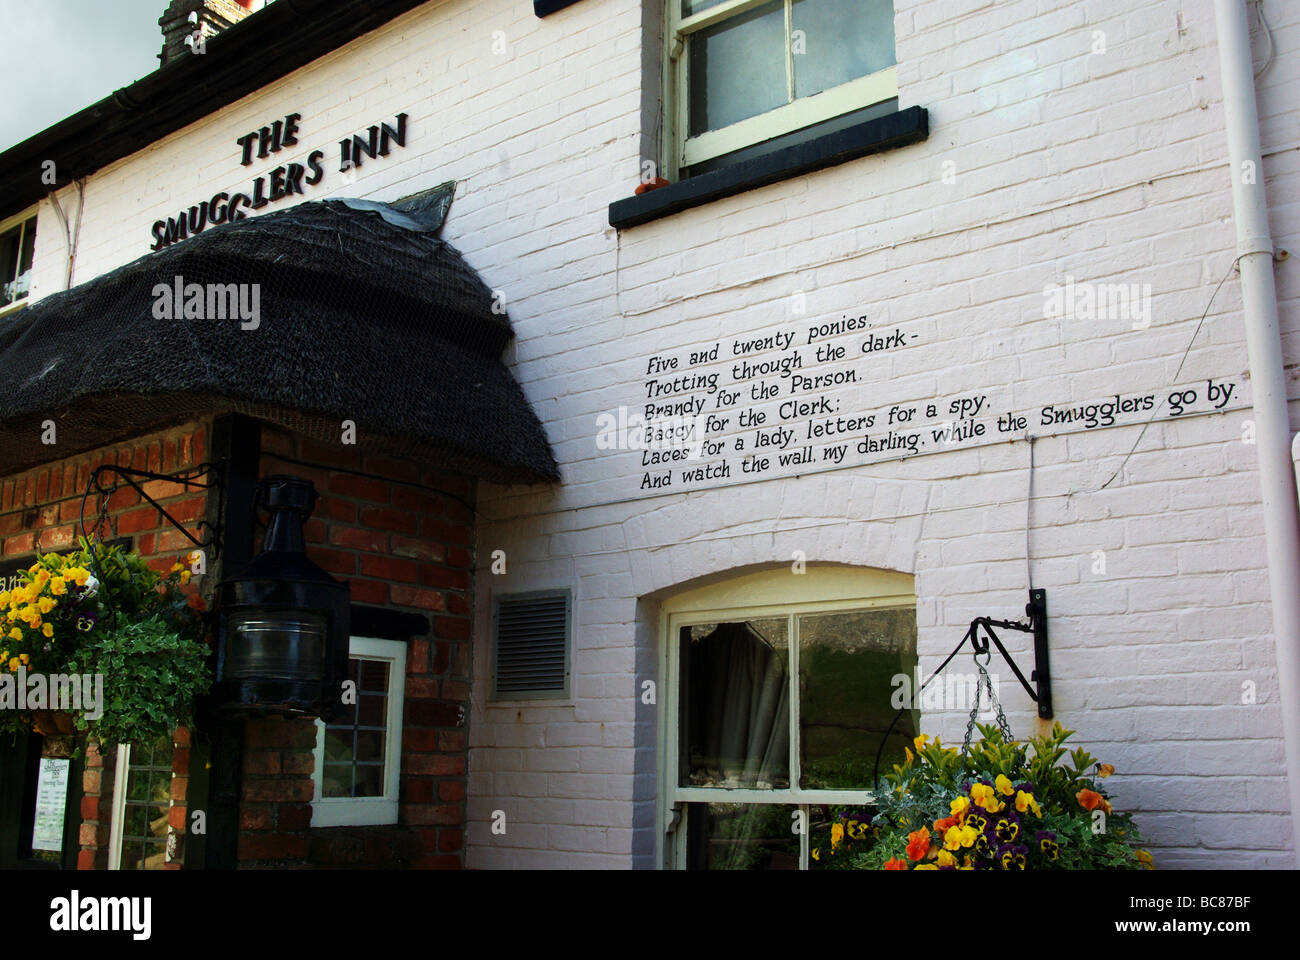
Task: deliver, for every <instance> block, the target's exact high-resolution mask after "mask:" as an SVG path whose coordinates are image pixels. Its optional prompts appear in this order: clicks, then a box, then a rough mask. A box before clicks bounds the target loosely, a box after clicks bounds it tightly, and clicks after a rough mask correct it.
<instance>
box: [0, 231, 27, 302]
mask: <svg viewBox="0 0 1300 960" xmlns="http://www.w3.org/2000/svg"><path fill="white" fill-rule="evenodd" d="M21 234H22V231H21V230H20V229H19V228H18V227H14V228H13V229H12V230H6V231H5V232H4V233H3V234H0V307H3V306H8V305H9V304H11V303H13V302H14V300H16V299H17V286H18V285H17V284H16V283H15V282H14V281H15V280H16V279H17V277H18V254H19V249H18V247H19V244H20V243H21V242H22V236H21Z"/></svg>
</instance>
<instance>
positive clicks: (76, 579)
mask: <svg viewBox="0 0 1300 960" xmlns="http://www.w3.org/2000/svg"><path fill="white" fill-rule="evenodd" d="M63 575H64V576H65V577H67V578H68V579H69V580H71V581H72V582H73V583H75V584H76V585H77V586H79V587H84V586H85V585H86V579H87V578H88V577H89V576H90V571H88V570H87V569H86V568H85V567H68V569H66V570H64V571H63Z"/></svg>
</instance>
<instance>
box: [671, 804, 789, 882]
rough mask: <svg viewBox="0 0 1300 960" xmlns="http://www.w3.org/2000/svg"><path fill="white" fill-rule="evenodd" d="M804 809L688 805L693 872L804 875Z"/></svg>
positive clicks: (688, 862)
mask: <svg viewBox="0 0 1300 960" xmlns="http://www.w3.org/2000/svg"><path fill="white" fill-rule="evenodd" d="M798 809H799V808H798V807H793V806H780V805H775V804H773V805H768V804H758V803H691V804H688V805H687V828H686V843H687V854H686V865H687V868H688V869H691V870H798V869H799V835H798V834H797V833H795V832H794V824H795V821H794V819H793V818H792V817H791V814H792V813H794V812H795V811H796V810H798Z"/></svg>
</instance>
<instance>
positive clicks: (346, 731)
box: [321, 657, 389, 797]
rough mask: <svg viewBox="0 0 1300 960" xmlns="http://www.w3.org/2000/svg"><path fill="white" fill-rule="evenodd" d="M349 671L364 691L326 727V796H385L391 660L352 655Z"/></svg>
mask: <svg viewBox="0 0 1300 960" xmlns="http://www.w3.org/2000/svg"><path fill="white" fill-rule="evenodd" d="M348 673H349V674H350V675H351V677H352V678H353V680H354V681H355V682H356V683H357V686H358V689H359V690H362V691H377V692H363V693H359V694H358V696H357V698H356V699H357V702H356V704H354V705H350V706H349V707H348V710H347V715H346V716H343V717H340V718H339V719H337V720H335V721H332V722H330V723H329V724H327V725H326V727H325V763H324V770H322V771H321V796H322V797H381V796H383V794H384V761H385V753H386V750H387V743H388V729H387V719H388V717H387V711H388V680H389V664H388V663H386V662H384V661H382V660H365V659H361V658H359V657H352V658H350V661H349V668H348Z"/></svg>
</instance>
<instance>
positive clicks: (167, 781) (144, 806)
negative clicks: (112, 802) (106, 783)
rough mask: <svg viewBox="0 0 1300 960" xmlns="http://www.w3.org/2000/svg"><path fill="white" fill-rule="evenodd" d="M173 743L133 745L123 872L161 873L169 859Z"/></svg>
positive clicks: (128, 774) (165, 739) (129, 759)
mask: <svg viewBox="0 0 1300 960" xmlns="http://www.w3.org/2000/svg"><path fill="white" fill-rule="evenodd" d="M172 749H173V748H172V742H171V738H170V737H163V738H162V739H160V740H159V741H158V742H157V743H152V744H150V743H133V744H131V748H130V751H129V753H128V754H127V769H126V770H125V772H124V775H125V776H126V802H125V809H124V810H123V812H122V859H121V860H120V861H119V865H120V867H121V869H123V870H161V869H162V868H163V864H164V863H165V862H166V859H167V814H168V811H169V810H170V808H171V783H172V772H171V765H172Z"/></svg>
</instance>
